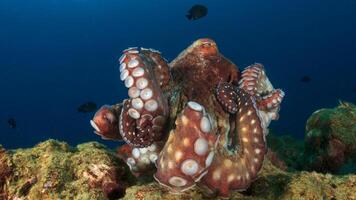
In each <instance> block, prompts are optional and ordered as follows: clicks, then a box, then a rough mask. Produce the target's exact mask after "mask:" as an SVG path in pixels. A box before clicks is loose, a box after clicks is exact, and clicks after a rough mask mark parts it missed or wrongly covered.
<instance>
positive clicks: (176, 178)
mask: <svg viewBox="0 0 356 200" xmlns="http://www.w3.org/2000/svg"><path fill="white" fill-rule="evenodd" d="M212 133H213V129H212V123H211V122H210V117H209V116H208V114H207V113H206V112H205V109H204V107H203V106H202V105H200V104H198V103H196V102H192V101H190V102H188V104H187V106H186V108H185V109H184V110H183V111H182V113H181V114H180V116H179V117H178V118H177V120H176V128H175V130H172V131H171V133H170V135H169V138H168V140H167V142H166V144H165V146H164V148H163V150H162V152H161V153H160V155H159V158H158V160H157V172H156V174H155V175H154V178H155V179H156V180H157V181H158V182H159V183H160V184H161V185H163V186H166V187H168V188H169V189H170V190H171V191H172V192H182V191H185V190H187V189H190V188H191V187H193V186H194V185H195V182H198V181H199V180H200V179H201V178H202V177H203V176H204V175H205V174H206V173H207V170H208V167H209V166H210V164H211V162H212V161H213V158H214V151H215V143H216V139H217V137H216V136H215V135H214V134H212Z"/></svg>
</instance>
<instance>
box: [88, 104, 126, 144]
mask: <svg viewBox="0 0 356 200" xmlns="http://www.w3.org/2000/svg"><path fill="white" fill-rule="evenodd" d="M120 112H121V107H120V106H119V107H116V108H115V107H114V106H108V105H104V106H102V107H101V108H100V109H99V110H98V111H97V112H96V113H95V115H94V117H93V119H92V120H90V124H91V126H92V127H93V128H94V129H95V131H94V132H95V133H96V134H97V135H100V136H101V137H102V138H103V139H110V140H120V139H121V137H120V133H119V123H118V115H119V113H120Z"/></svg>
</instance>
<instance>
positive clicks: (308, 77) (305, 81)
mask: <svg viewBox="0 0 356 200" xmlns="http://www.w3.org/2000/svg"><path fill="white" fill-rule="evenodd" d="M300 81H301V82H304V83H309V82H310V81H311V78H310V76H303V77H302V78H301V79H300Z"/></svg>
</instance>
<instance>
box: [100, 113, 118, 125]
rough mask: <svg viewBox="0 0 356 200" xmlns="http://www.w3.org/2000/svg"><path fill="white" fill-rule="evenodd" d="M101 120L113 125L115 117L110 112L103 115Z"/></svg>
mask: <svg viewBox="0 0 356 200" xmlns="http://www.w3.org/2000/svg"><path fill="white" fill-rule="evenodd" d="M103 118H104V119H105V120H106V121H108V122H109V123H113V122H114V121H115V116H114V115H113V114H112V113H110V112H108V113H105V115H103Z"/></svg>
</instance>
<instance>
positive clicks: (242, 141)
mask: <svg viewBox="0 0 356 200" xmlns="http://www.w3.org/2000/svg"><path fill="white" fill-rule="evenodd" d="M236 93H237V100H236V103H237V105H239V109H238V111H237V112H236V122H235V124H236V131H237V133H238V140H239V149H238V151H237V152H236V153H234V155H228V154H226V153H224V152H220V151H219V152H218V153H217V154H216V156H215V159H214V161H213V163H212V164H211V166H210V168H209V172H208V173H207V175H206V176H205V177H204V178H203V183H204V184H205V186H206V187H208V188H209V189H210V190H212V191H217V192H218V193H219V194H220V195H222V196H228V194H229V191H230V190H243V189H246V188H248V187H249V185H250V183H251V182H252V181H253V180H254V179H255V177H256V176H257V173H258V172H259V170H260V169H261V166H262V162H263V159H264V155H265V153H266V141H265V132H266V127H264V126H263V124H262V121H261V119H260V116H259V113H258V109H257V106H256V102H255V99H254V98H253V97H252V96H251V95H250V94H248V93H247V92H246V91H244V90H242V89H239V90H237V91H236ZM235 139H236V138H235Z"/></svg>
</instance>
